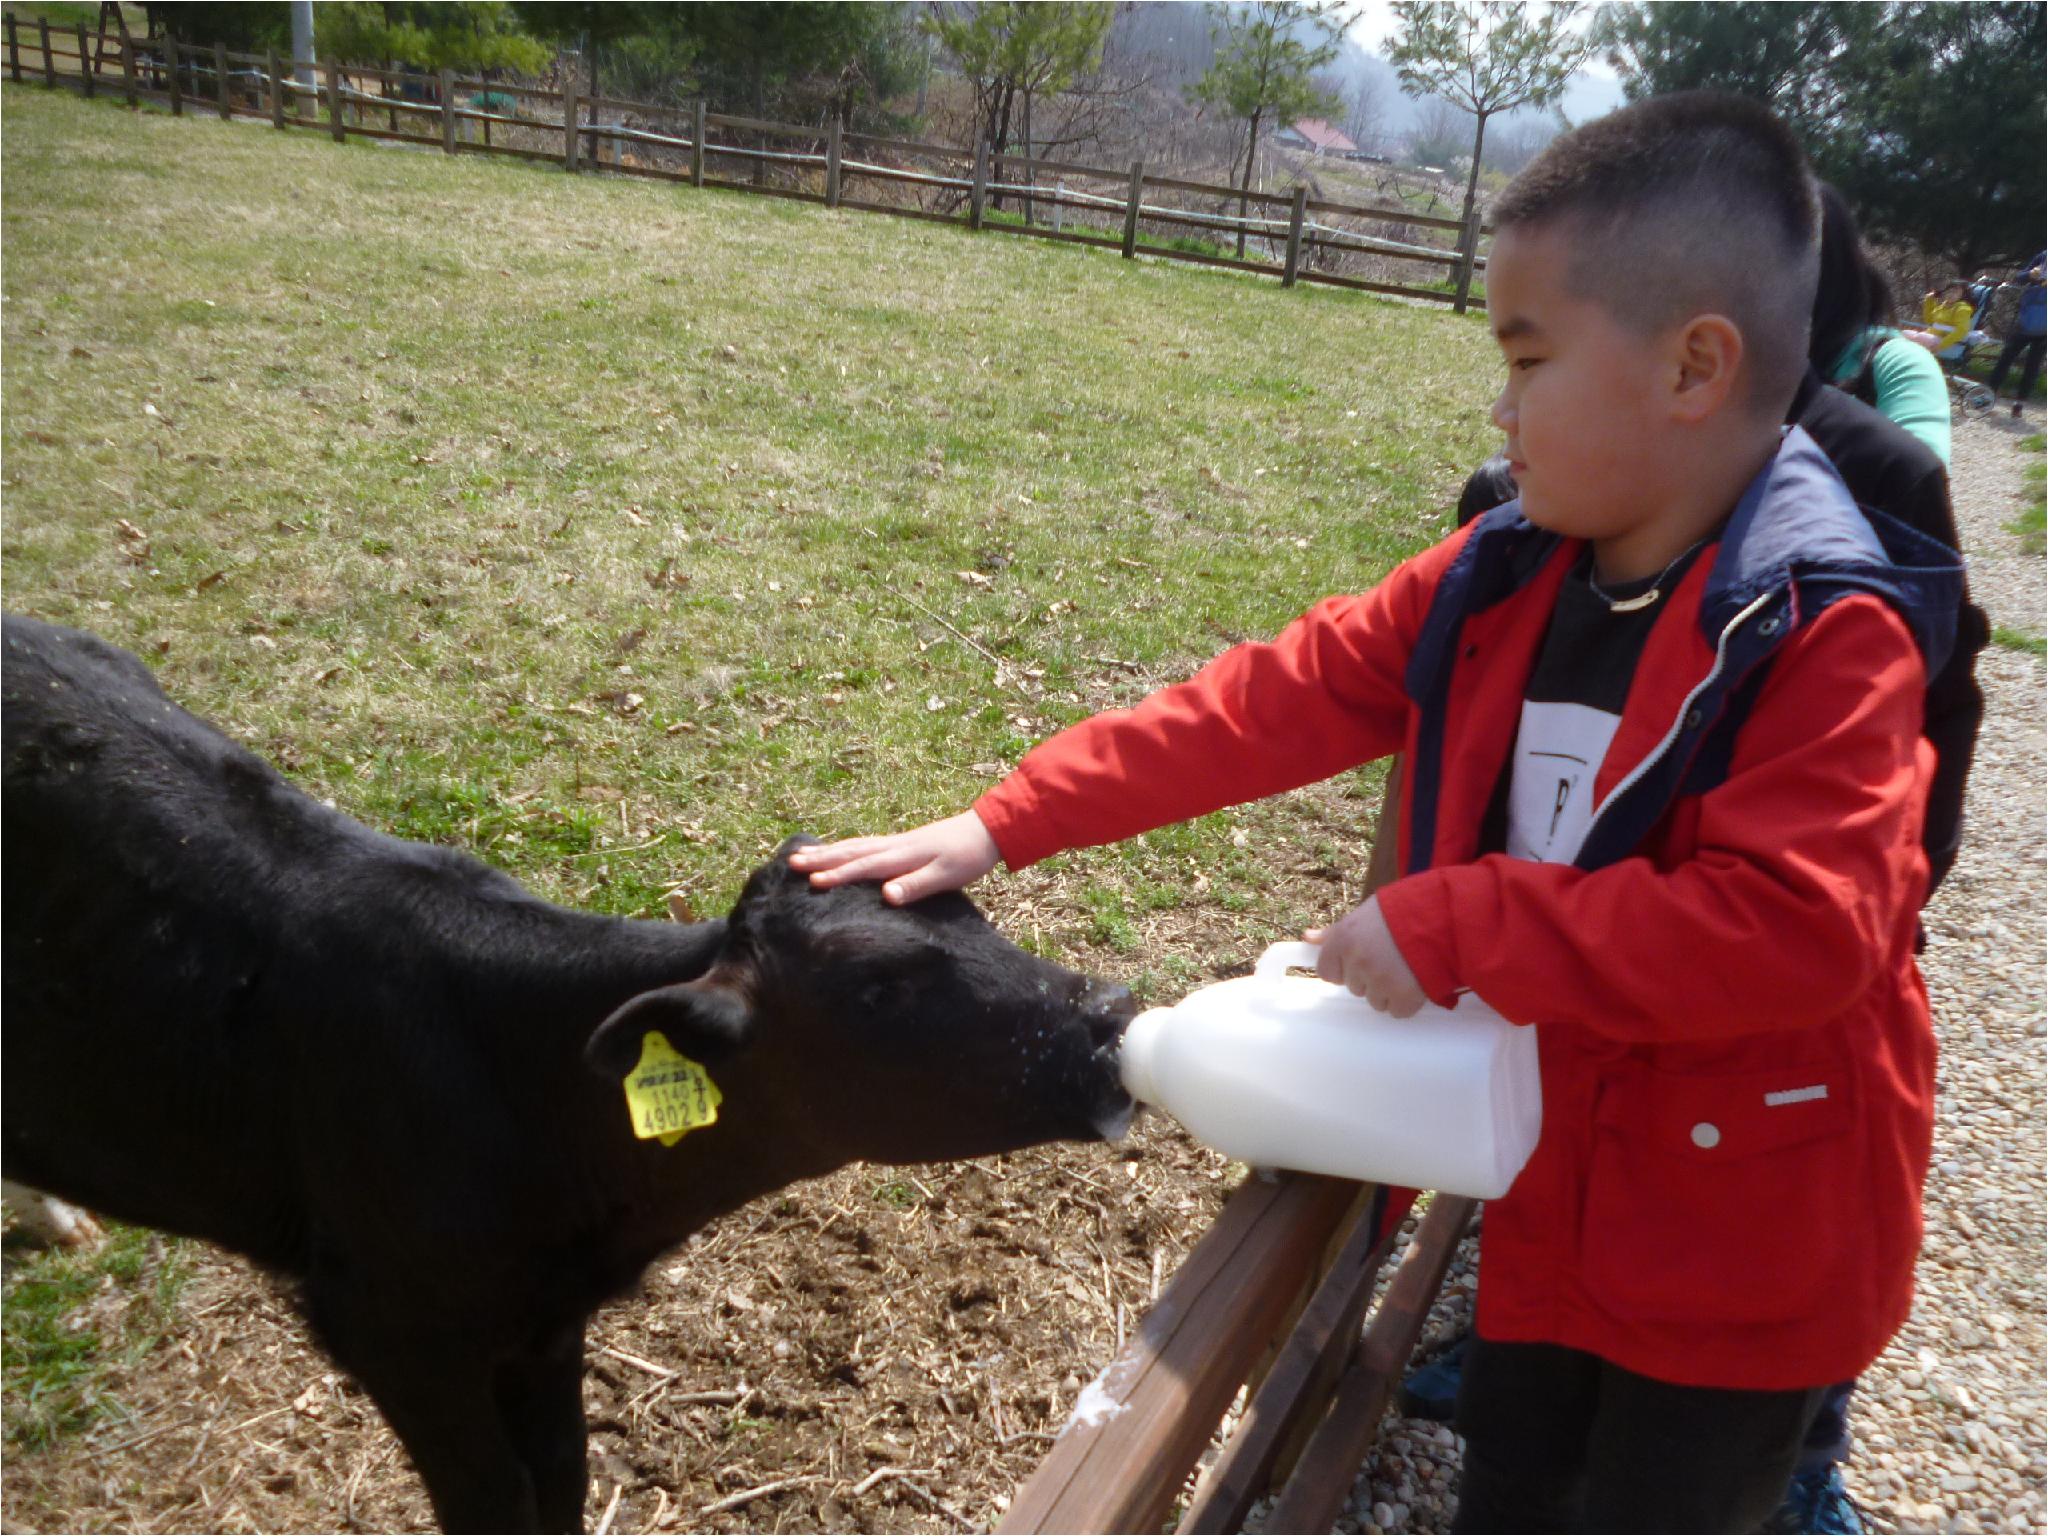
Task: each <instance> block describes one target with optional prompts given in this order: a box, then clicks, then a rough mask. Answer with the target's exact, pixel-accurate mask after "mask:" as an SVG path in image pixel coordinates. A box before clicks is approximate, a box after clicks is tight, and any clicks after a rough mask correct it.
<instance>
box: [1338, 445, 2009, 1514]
mask: <svg viewBox="0 0 2048 1536" xmlns="http://www.w3.org/2000/svg"><path fill="white" fill-rule="evenodd" d="M2039 425H2040V424H2039V422H2038V421H2030V422H2029V423H2028V424H2027V425H2026V426H2025V427H2020V426H2019V425H2017V424H2015V423H2013V422H2012V421H2011V420H2010V419H2009V418H2008V417H2006V416H2004V415H2003V414H2002V413H2001V414H1999V415H1997V416H1994V417H1991V418H1988V419H1986V420H1983V421H1977V422H1966V423H1958V424H1957V427H1956V434H1955V463H1954V469H1953V473H1952V477H1951V484H1952V489H1953V494H1954V501H1955V509H1956V521H1957V525H1958V528H1959V531H1960V534H1961V538H1962V541H1963V546H1964V549H1965V551H1966V552H1967V553H1968V555H1969V558H1970V582H1971V593H1972V596H1973V597H1974V598H1975V599H1976V601H1977V602H1978V603H1979V604H1981V605H1982V606H1983V607H1984V608H1985V610H1986V611H1987V612H1988V613H1989V614H1990V616H1991V622H1992V624H1993V625H1994V626H2002V627H2004V628H2006V629H2008V630H2013V631H2017V632H2019V633H2021V634H2025V635H2035V636H2038V635H2041V634H2043V633H2044V606H2048V604H2044V598H2048V588H2044V571H2048V566H2044V562H2043V560H2042V559H2041V557H2040V556H2037V555H2031V556H2030V555H2026V554H2023V553H2022V552H2021V550H2020V548H2019V543H2018V541H2017V540H2016V539H2015V538H2014V537H2013V535H2012V534H2011V533H2010V532H2008V531H2007V529H2006V524H2007V523H2008V522H2010V521H2011V520H2012V519H2013V517H2014V516H2015V515H2016V513H2017V512H2018V509H2019V506H2020V501H2021V481H2020V469H2021V466H2022V464H2023V463H2024V462H2025V456H2024V454H2023V453H2022V452H2021V451H2020V448H2019V442H2020V439H2021V438H2022V437H2023V436H2024V435H2025V434H2026V433H2027V432H2030V431H2034V430H2038V429H2039ZM2044 676H2048V674H2044V668H2043V663H2042V660H2041V658H2040V657H2038V656H2036V655H2033V654H2030V653H2028V652H2026V651H2022V650H2015V649H2010V648H2005V647H2000V646H1997V645H1993V646H1990V647H1988V648H1987V649H1986V650H1985V651H1984V653H1983V655H1982V657H1981V658H1980V659H1979V661H1978V665H1977V677H1978V681H1979V682H1980V683H1981V685H1982V686H1983V689H1984V694H1985V719H1984V728H1983V732H1982V734H1981V736H1980V737H1979V739H1978V743H1977V757H1976V763H1975V766H1974V768H1973V770H1972V772H1971V777H1970V788H1969V801H1968V806H1967V815H1968V820H1967V823H1966V825H1965V830H1964V839H1963V847H1962V852H1961V854H1960V856H1959V857H1958V859H1957V862H1956V866H1955V868H1954V870H1952V871H1951V872H1950V875H1949V878H1948V879H1947V880H1946V881H1945V882H1944V883H1943V885H1942V888H1941V891H1940V893H1939V895H1938V896H1937V897H1936V899H1935V901H1934V902H1933V903H1932V904H1931V905H1930V906H1929V908H1928V911H1927V914H1926V926H1927V934H1928V948H1927V953H1926V954H1925V955H1924V956H1923V957H1922V962H1921V964H1922V969H1923V971H1924V973H1925V975H1926V978H1927V987H1928V992H1929V994H1930V995H1931V997H1932V998H1933V1002H1934V1010H1935V1025H1936V1029H1937V1031H1938V1033H1939V1036H1940V1040H1941V1052H1942V1055H1941V1069H1940V1078H1939V1093H1940V1097H1939V1103H1938V1109H1937V1120H1936V1124H1935V1142H1934V1168H1933V1170H1932V1172H1931V1173H1930V1175H1929V1178H1928V1185H1927V1205H1926V1211H1927V1237H1926V1241H1925V1243H1924V1245H1923V1248H1922V1253H1921V1258H1920V1268H1919V1287H1918V1294H1917V1297H1916V1299H1915V1301H1914V1305H1913V1313H1912V1316H1911V1318H1910V1319H1909V1320H1908V1322H1907V1324H1906V1326H1905V1328H1904V1329H1903V1330H1901V1332H1900V1334H1899V1336H1898V1337H1897V1338H1896V1339H1895V1340H1893V1342H1892V1344H1891V1347H1890V1348H1888V1349H1887V1350H1886V1351H1885V1353H1884V1356H1883V1358H1882V1359H1880V1360H1879V1361H1878V1362H1877V1364H1876V1365H1875V1366H1873V1367H1872V1368H1871V1369H1870V1370H1869V1371H1868V1372H1867V1373H1865V1375H1864V1377H1863V1381H1862V1384H1861V1387H1860V1389H1859V1391H1858V1394H1857V1398H1856V1401H1855V1404H1854V1405H1853V1406H1852V1411H1851V1415H1850V1423H1851V1427H1852V1428H1853V1429H1854V1430H1855V1432H1856V1436H1857V1445H1856V1449H1855V1452H1854V1454H1853V1455H1852V1456H1851V1458H1850V1461H1849V1465H1848V1467H1847V1469H1846V1471H1847V1479H1848V1485H1849V1488H1850V1491H1851V1493H1852V1494H1853V1495H1854V1496H1855V1497H1856V1499H1857V1500H1858V1502H1859V1503H1860V1504H1861V1505H1862V1506H1863V1507H1864V1509H1865V1511H1866V1513H1867V1521H1866V1523H1867V1526H1868V1528H1870V1529H1873V1530H1878V1531H2038V1530H2041V1529H2043V1528H2044V1526H2048V1508H2044V1485H2048V1387H2044V1379H2043V1359H2044V1350H2048V1328H2044V1317H2048V1297H2044V1284H2048V1251H2044V1246H2043V1236H2044V1232H2048V1199H2044V1191H2048V1139H2044V1124H2048V1121H2044V1109H2043V1060H2044V1036H2048V1016H2044V1011H2043V965H2044V933H2048V904H2044V886H2048V881H2044V865H2043V860H2044V853H2048V842H2044V835H2043V831H2044V829H2043V807H2044V805H2048V773H2044V767H2043V763H2044V753H2048V719H2044V692H2043V685H2044ZM1475 1248H1476V1245H1475V1244H1474V1243H1472V1242H1471V1241H1470V1240H1469V1239H1468V1241H1467V1243H1466V1244H1465V1246H1464V1248H1463V1249H1461V1251H1460V1253H1459V1255H1458V1258H1457V1261H1456V1262H1455V1263H1454V1265H1453V1267H1452V1270H1451V1273H1450V1276H1449V1278H1448V1280H1447V1282H1446V1285H1445V1292H1444V1296H1443V1297H1442V1298H1441V1299H1440V1300H1439V1302H1438V1304H1437V1306H1436V1308H1435V1309H1434V1310H1433V1311H1432V1313H1431V1317H1430V1322H1429V1326H1428V1329H1427V1332H1426V1333H1425V1335H1424V1347H1425V1348H1428V1347H1429V1346H1430V1345H1431V1344H1432V1343H1433V1342H1435V1341H1438V1340H1442V1339H1447V1338H1450V1337H1452V1336H1454V1335H1455V1334H1457V1333H1459V1332H1462V1331H1463V1330H1464V1328H1465V1327H1466V1325H1467V1319H1469V1317H1470V1315H1471V1287H1472V1283H1473V1279H1474V1273H1473V1261H1474V1258H1475V1256H1476V1255H1475V1251H1474V1250H1475ZM1459 1450H1460V1445H1459V1442H1458V1441H1457V1439H1456V1437H1455V1436H1453V1435H1452V1434H1451V1432H1450V1431H1449V1430H1448V1429H1445V1428H1443V1427H1442V1426H1440V1425H1436V1424H1430V1423H1424V1422H1422V1421H1420V1420H1411V1419H1401V1418H1393V1419H1390V1420H1389V1421H1388V1423H1387V1426H1386V1429H1385V1431H1384V1432H1383V1434H1382V1436H1381V1439H1380V1445H1379V1448H1378V1450H1377V1451H1376V1452H1375V1454H1374V1455H1373V1457H1372V1458H1371V1459H1370V1460H1369V1461H1368V1462H1367V1463H1366V1465H1365V1467H1364V1468H1362V1469H1361V1471H1360V1474H1359V1478H1358V1482H1357V1484H1356V1486H1355V1487H1354V1489H1353V1491H1352V1500H1351V1505H1350V1508H1349V1509H1348V1510H1347V1511H1346V1517H1345V1518H1344V1519H1342V1520H1340V1521H1339V1522H1338V1524H1337V1529H1338V1530H1340V1531H1361V1530H1362V1531H1442V1530H1447V1529H1448V1528H1449V1511H1450V1509H1451V1508H1452V1507H1454V1506H1455V1502H1456V1501H1455V1494H1456V1487H1457V1467H1458V1459H1459Z"/></svg>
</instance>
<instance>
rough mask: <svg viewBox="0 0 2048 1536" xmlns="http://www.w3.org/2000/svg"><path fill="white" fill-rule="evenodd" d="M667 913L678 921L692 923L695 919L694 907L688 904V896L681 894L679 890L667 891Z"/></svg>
mask: <svg viewBox="0 0 2048 1536" xmlns="http://www.w3.org/2000/svg"><path fill="white" fill-rule="evenodd" d="M668 915H669V917H670V918H671V919H672V920H674V921H675V922H678V923H694V922H695V921H697V911H696V908H694V907H692V906H691V905H690V901H689V898H688V897H686V896H685V895H683V893H682V892H681V891H670V892H669V893H668Z"/></svg>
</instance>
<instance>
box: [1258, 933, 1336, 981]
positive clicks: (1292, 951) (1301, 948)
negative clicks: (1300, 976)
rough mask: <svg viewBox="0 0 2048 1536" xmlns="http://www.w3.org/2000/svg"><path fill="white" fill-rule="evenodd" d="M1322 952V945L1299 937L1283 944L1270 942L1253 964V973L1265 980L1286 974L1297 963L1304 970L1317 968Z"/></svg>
mask: <svg viewBox="0 0 2048 1536" xmlns="http://www.w3.org/2000/svg"><path fill="white" fill-rule="evenodd" d="M1322 952H1323V947H1322V945H1320V944H1310V943H1307V942H1306V941H1304V940H1299V939H1297V940H1292V941H1289V942H1286V943H1281V944H1268V945H1267V946H1266V952H1265V953H1264V954H1262V955H1260V956H1259V958H1258V961H1257V963H1256V964H1254V965H1253V966H1252V974H1253V975H1254V976H1256V977H1258V978H1259V979H1260V980H1262V981H1265V980H1270V979H1272V978H1276V977H1280V976H1285V975H1286V974H1287V972H1288V970H1289V968H1290V967H1293V966H1297V965H1298V966H1300V967H1302V968H1303V969H1304V970H1310V971H1312V970H1314V969H1315V968H1316V959H1317V957H1318V956H1320V955H1321V954H1322Z"/></svg>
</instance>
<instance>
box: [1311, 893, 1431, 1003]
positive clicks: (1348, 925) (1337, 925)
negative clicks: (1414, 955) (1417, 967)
mask: <svg viewBox="0 0 2048 1536" xmlns="http://www.w3.org/2000/svg"><path fill="white" fill-rule="evenodd" d="M1302 937H1303V938H1305V939H1307V940H1308V941H1309V943H1311V944H1320V945H1322V947H1323V952H1322V955H1321V956H1320V957H1319V958H1318V960H1317V961H1316V974H1317V975H1319V976H1321V977H1322V978H1323V980H1325V981H1334V982H1336V983H1337V984H1338V985H1339V986H1342V987H1345V988H1347V989H1348V990H1350V991H1351V992H1354V993H1356V994H1357V995H1358V996H1360V997H1362V998H1364V999H1365V1000H1366V1001H1367V1002H1369V1003H1371V1004H1372V1005H1373V1007H1375V1008H1377V1009H1379V1010H1380V1012H1382V1013H1385V1014H1390V1015H1392V1016H1393V1017H1394V1018H1397V1019H1405V1018H1408V1017H1410V1016H1411V1015H1413V1014H1414V1013H1415V1012H1416V1011H1417V1010H1418V1009H1420V1008H1421V1007H1422V1005H1423V1004H1424V1003H1426V1002H1428V1001H1429V998H1428V997H1427V996H1426V995H1424V993H1423V990H1422V984H1421V983H1420V982H1418V981H1417V980H1416V979H1415V973H1414V972H1413V971H1411V970H1410V969H1409V968H1408V962H1407V961H1406V960H1405V959H1403V958H1402V956H1401V948H1400V946H1399V945H1397V944H1396V943H1395V942H1394V934H1393V930H1391V929H1390V928H1388V927H1387V920H1386V919H1385V918H1384V917H1382V916H1381V915H1380V903H1379V898H1378V897H1377V896H1374V897H1368V898H1367V900H1366V903H1365V905H1364V906H1362V907H1354V908H1352V910H1351V911H1349V912H1347V913H1345V914H1344V915H1343V916H1342V917H1340V918H1338V919H1337V921H1336V922H1334V923H1332V924H1330V926H1329V927H1327V928H1311V929H1309V930H1308V932H1307V933H1305V934H1303V935H1302Z"/></svg>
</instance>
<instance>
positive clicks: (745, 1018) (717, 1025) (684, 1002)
mask: <svg viewBox="0 0 2048 1536" xmlns="http://www.w3.org/2000/svg"><path fill="white" fill-rule="evenodd" d="M752 1029H753V1013H752V1011H751V1010H750V1009H749V1008H748V1007H747V1004H746V1001H745V999H743V998H742V997H741V996H740V995H739V994H738V993H737V992H735V991H734V990H733V989H732V988H730V987H728V986H723V985H721V984H720V983H718V982H715V981H712V980H710V979H709V978H700V979H699V980H696V981H686V982H682V983H680V984H679V985H677V986H673V987H656V988H655V989H654V990H653V991H652V992H642V993H641V994H640V995H639V996H638V997H636V998H633V999H632V1000H631V1001H629V1002H627V1003H625V1004H623V1005H622V1006H621V1007H619V1008H618V1009H617V1010H616V1011H614V1012H613V1014H612V1016H611V1017H610V1018H608V1019H606V1020H605V1021H604V1022H603V1023H602V1024H600V1025H598V1026H597V1029H596V1030H595V1031H594V1032H593V1033H592V1035H591V1037H590V1039H589V1040H588V1041H587V1042H585V1044H584V1047H583V1060H584V1061H585V1062H586V1063H587V1064H588V1065H589V1067H590V1070H591V1071H593V1072H595V1073H596V1074H597V1075H598V1076H599V1077H608V1078H613V1079H616V1080H619V1081H623V1080H624V1079H625V1077H626V1074H627V1073H629V1072H631V1071H632V1070H633V1068H634V1067H635V1066H637V1065H638V1064H639V1061H640V1049H641V1043H642V1041H643V1040H644V1039H645V1038H646V1036H647V1035H649V1034H651V1033H653V1032H654V1031H657V1030H658V1031H660V1032H661V1034H662V1035H663V1036H665V1037H666V1038H667V1040H668V1043H669V1044H670V1045H672V1046H674V1047H675V1048H676V1049H677V1050H678V1051H680V1052H682V1053H683V1055H685V1056H687V1057H689V1058H690V1059H691V1060H692V1061H695V1062H698V1063H700V1064H701V1065H704V1066H707V1067H708V1066H713V1065H715V1064H717V1063H718V1062H720V1061H723V1060H725V1059H726V1058H728V1057H730V1056H731V1055H732V1054H733V1052H735V1051H736V1050H738V1049H739V1048H740V1047H741V1046H742V1045H744V1044H745V1043H746V1040H747V1036H748V1035H749V1034H750V1033H751V1032H752Z"/></svg>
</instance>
